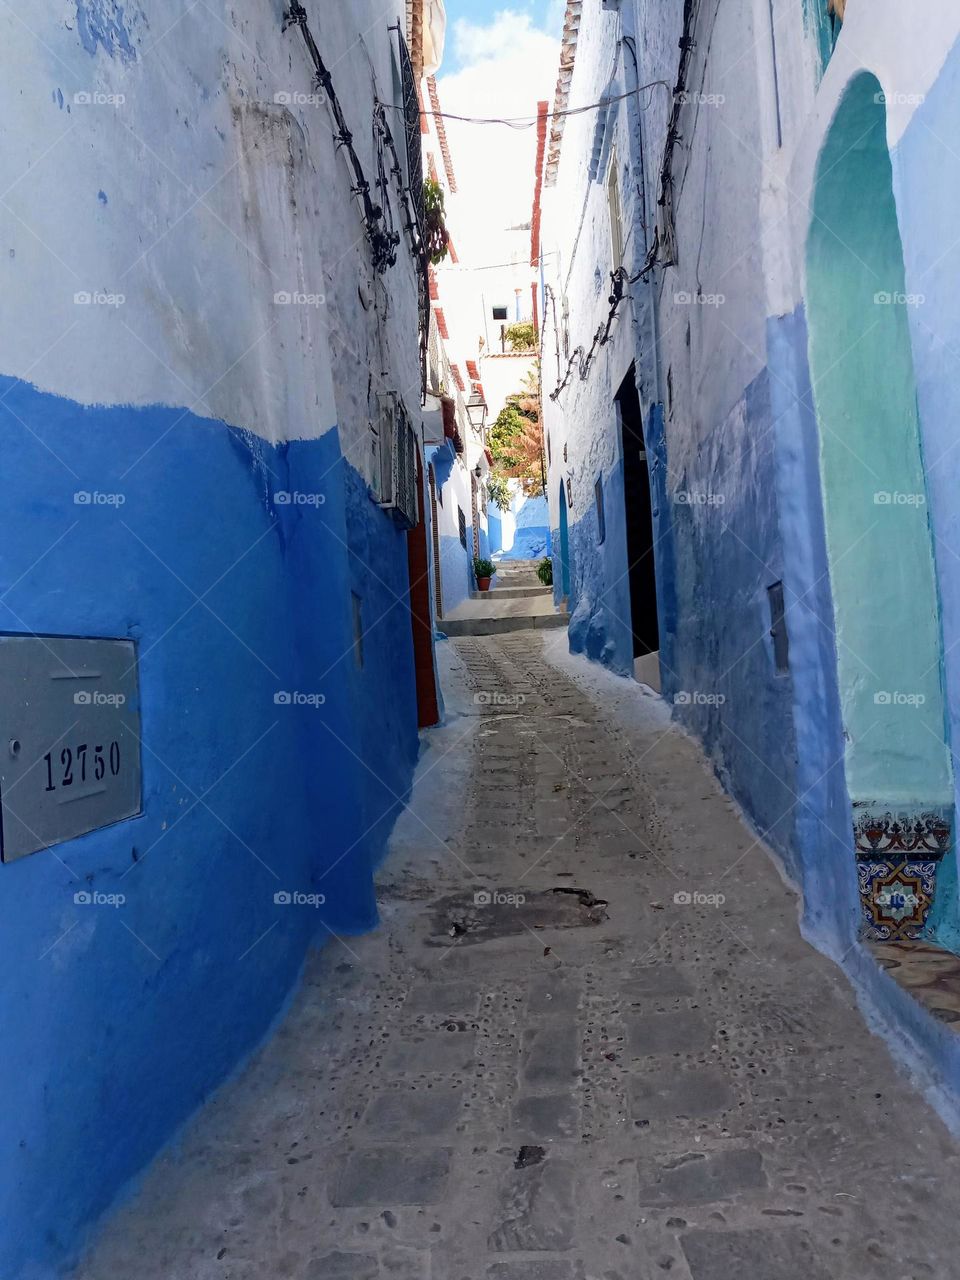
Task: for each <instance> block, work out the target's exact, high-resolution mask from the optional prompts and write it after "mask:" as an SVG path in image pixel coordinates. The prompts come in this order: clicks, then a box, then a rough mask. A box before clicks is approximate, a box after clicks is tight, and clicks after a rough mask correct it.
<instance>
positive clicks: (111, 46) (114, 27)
mask: <svg viewBox="0 0 960 1280" xmlns="http://www.w3.org/2000/svg"><path fill="white" fill-rule="evenodd" d="M76 4H77V32H78V34H79V36H80V40H81V42H82V44H83V47H84V48H85V49H86V51H87V53H90V54H95V53H96V52H97V48H98V47H99V48H102V49H103V51H104V53H106V54H108V55H109V56H110V57H111V58H120V59H121V60H122V61H125V62H133V61H135V59H136V56H137V51H136V49H135V47H134V41H135V39H136V37H135V35H133V33H132V28H133V27H134V25H135V24H136V23H137V22H138V21H144V19H143V18H142V15H137V16H136V17H128V16H127V14H126V12H125V9H124V6H123V5H122V4H119V3H118V0H76Z"/></svg>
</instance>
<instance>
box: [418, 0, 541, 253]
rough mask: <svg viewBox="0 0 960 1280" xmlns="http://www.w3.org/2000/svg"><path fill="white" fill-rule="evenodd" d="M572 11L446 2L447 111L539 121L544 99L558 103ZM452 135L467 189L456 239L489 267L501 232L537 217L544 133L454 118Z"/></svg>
mask: <svg viewBox="0 0 960 1280" xmlns="http://www.w3.org/2000/svg"><path fill="white" fill-rule="evenodd" d="M565 8H566V2H565V0H506V2H505V3H497V2H496V0H494V3H493V4H491V3H490V0H446V10H447V42H446V49H445V51H444V58H443V65H442V67H441V68H440V73H439V76H438V80H439V87H440V100H441V105H442V107H443V110H444V111H446V112H448V113H454V114H460V115H466V116H471V117H477V116H479V117H484V118H486V117H491V116H492V117H510V118H515V117H523V118H530V119H531V120H534V119H535V118H536V114H537V102H538V101H547V102H549V101H552V99H553V94H554V90H555V88H556V83H557V67H558V65H559V56H560V35H561V31H562V28H563V13H564V10H565ZM447 134H448V137H449V141H450V148H451V152H452V154H453V164H454V169H455V170H456V174H457V183H458V186H459V198H458V199H457V201H456V209H455V210H453V209H451V213H452V214H454V215H455V217H454V220H455V223H456V228H455V238H456V239H457V240H458V242H459V244H460V246H461V247H462V248H463V249H464V250H465V251H466V253H465V254H464V257H465V258H466V257H472V258H473V259H474V261H481V262H482V261H485V260H486V259H485V257H484V255H487V257H489V254H490V253H496V252H498V250H497V249H496V247H495V244H494V240H495V239H496V236H495V232H496V231H497V230H503V229H504V228H506V227H509V226H512V225H516V224H518V223H520V222H523V221H525V220H528V219H529V218H530V213H531V209H532V204H533V188H534V163H535V160H536V146H537V134H536V130H535V129H534V128H530V129H527V130H524V131H522V132H521V131H516V130H513V129H510V128H507V127H505V126H503V125H492V124H466V123H461V122H458V121H456V120H453V119H448V120H447ZM501 252H502V251H501Z"/></svg>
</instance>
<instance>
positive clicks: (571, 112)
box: [383, 80, 670, 130]
mask: <svg viewBox="0 0 960 1280" xmlns="http://www.w3.org/2000/svg"><path fill="white" fill-rule="evenodd" d="M657 85H662V86H663V88H664V89H666V91H667V93H669V92H670V84H669V83H668V82H667V81H666V80H651V81H650V83H649V84H641V85H637V87H636V89H628V90H627V92H626V93H619V94H616V95H615V96H614V97H612V98H601V100H600V101H599V102H591V103H588V104H587V105H586V106H584V107H568V108H566V109H565V110H563V111H548V112H547V114H546V115H545V116H542V117H541V116H512V117H511V116H506V117H505V116H458V115H453V114H452V113H451V112H449V111H421V112H420V114H421V115H422V116H433V117H435V118H436V119H438V120H459V121H460V122H461V124H503V125H506V126H507V127H508V128H510V129H517V130H521V129H532V128H534V127H535V126H536V125H538V124H539V123H540V120H541V119H543V120H560V119H561V118H565V117H566V116H579V115H583V114H584V113H585V112H587V111H599V110H600V109H601V108H604V109H605V108H607V107H609V106H611V105H612V104H613V103H615V102H622V101H623V100H624V98H632V97H633V96H634V95H635V94H638V93H644V92H645V91H646V90H647V89H655V88H656V87H657ZM383 105H384V106H387V107H392V108H393V109H394V111H401V110H402V109H403V108H402V107H398V106H396V104H395V103H392V102H386V103H384V104H383Z"/></svg>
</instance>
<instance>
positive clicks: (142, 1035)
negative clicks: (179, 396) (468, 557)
mask: <svg viewBox="0 0 960 1280" xmlns="http://www.w3.org/2000/svg"><path fill="white" fill-rule="evenodd" d="M41 440H42V443H41ZM0 442H2V455H3V458H4V467H5V484H6V495H7V496H6V500H5V502H4V504H3V507H2V511H0V629H3V630H8V631H16V632H24V631H35V632H40V633H48V632H49V633H64V634H74V635H95V636H118V637H132V638H134V639H135V640H136V641H137V643H138V652H139V658H140V683H141V706H142V732H143V753H142V755H143V762H142V763H143V816H142V817H140V818H136V819H133V820H130V821H127V822H123V823H120V824H119V825H117V826H114V827H111V828H109V829H106V830H102V831H99V832H95V833H92V834H90V835H88V836H85V837H82V838H80V839H76V840H73V841H70V842H68V843H65V844H62V845H59V846H57V848H56V849H55V850H52V851H45V852H41V853H38V854H35V855H33V856H31V857H28V858H24V859H22V860H21V861H18V862H16V863H12V864H10V865H6V866H2V867H0V910H2V929H0V955H2V960H0V964H2V971H3V974H4V978H3V983H2V987H0V1025H2V1026H3V1028H4V1068H5V1069H4V1077H5V1097H4V1106H3V1108H2V1118H0V1149H2V1151H3V1153H4V1154H3V1159H2V1161H0V1201H2V1203H3V1205H4V1208H5V1212H4V1215H3V1221H4V1224H5V1225H4V1227H3V1228H2V1233H0V1275H2V1276H3V1277H4V1280H18V1278H19V1277H21V1276H23V1277H26V1276H31V1277H33V1276H41V1275H43V1276H45V1275H47V1274H49V1271H48V1268H49V1267H51V1266H52V1265H53V1264H55V1263H57V1262H58V1261H59V1260H62V1259H64V1258H67V1257H69V1256H70V1254H71V1253H72V1251H73V1250H74V1249H75V1248H76V1246H77V1243H78V1240H79V1239H80V1238H81V1237H82V1232H83V1228H84V1226H85V1224H88V1223H89V1222H90V1221H91V1220H92V1219H93V1218H95V1216H96V1215H97V1214H99V1213H100V1212H101V1211H103V1210H104V1209H105V1208H106V1207H107V1205H108V1204H109V1203H110V1201H111V1199H112V1198H113V1197H114V1196H115V1195H116V1193H117V1192H118V1190H119V1189H120V1188H122V1187H123V1185H124V1184H125V1183H126V1182H127V1181H128V1180H129V1179H130V1178H131V1176H132V1175H134V1174H136V1173H137V1171H138V1170H139V1169H141V1168H142V1167H143V1165H144V1164H145V1162H147V1161H148V1160H149V1159H150V1157H151V1156H152V1155H153V1154H154V1153H155V1152H156V1151H157V1150H158V1148H160V1147H161V1146H162V1145H163V1144H164V1142H165V1141H166V1140H167V1139H168V1138H169V1137H170V1136H171V1134H172V1133H173V1132H174V1131H175V1130H176V1128H177V1126H178V1125H180V1124H181V1123H182V1122H183V1121H184V1120H185V1119H186V1118H187V1117H188V1116H189V1115H190V1114H191V1112H193V1111H194V1110H195V1108H196V1107H197V1106H198V1105H199V1104H200V1103H201V1102H202V1101H203V1100H204V1099H205V1097H207V1095H208V1094H209V1092H210V1091H211V1090H212V1089H213V1088H214V1087H215V1086H216V1085H217V1084H218V1083H219V1082H220V1081H222V1080H223V1078H224V1077H225V1076H226V1075H227V1074H228V1073H229V1072H230V1071H231V1070H232V1069H233V1068H234V1067H235V1066H236V1065H237V1063H238V1062H239V1061H240V1060H241V1059H242V1058H243V1057H244V1055H245V1054H247V1053H248V1052H249V1051H250V1050H251V1049H252V1048H253V1047H254V1046H255V1045H256V1044H257V1042H258V1041H259V1040H260V1039H261V1037H262V1036H263V1035H264V1034H265V1032H266V1031H267V1030H268V1029H269V1027H270V1024H271V1021H272V1019H273V1018H274V1016H275V1014H276V1013H277V1011H278V1010H279V1009H280V1008H281V1006H282V1004H283V1002H284V1000H285V998H286V997H287V995H288V994H289V992H290V991H291V989H292V987H293V986H294V984H295V983H296V981H297V977H298V974H299V972H300V968H301V965H302V962H303V958H304V954H305V951H306V950H307V948H308V947H309V946H310V945H311V944H312V943H314V942H317V941H321V940H324V939H326V938H328V937H329V932H328V930H334V931H336V932H338V933H339V932H352V931H359V930H363V929H367V928H369V927H370V926H371V925H373V924H374V923H375V921H376V905H375V900H374V895H373V890H372V881H371V868H372V866H373V865H374V863H375V861H376V860H377V858H378V857H379V855H380V852H381V850H382V847H383V840H384V836H385V833H386V831H387V829H388V827H389V825H390V823H391V821H392V819H393V816H394V814H395V812H396V809H397V806H398V805H399V803H400V802H401V801H402V800H403V798H404V797H405V795H406V794H407V791H408V787H409V784H410V779H411V776H412V770H413V765H414V761H415V756H416V751H417V735H416V718H415V713H414V708H413V702H412V694H411V691H412V689H413V687H414V682H413V675H412V669H413V659H412V642H411V634H410V620H409V615H408V614H407V613H406V612H405V609H404V597H405V586H406V582H407V569H406V555H405V539H404V536H403V534H402V533H400V531H399V530H398V529H397V528H396V526H395V525H394V524H393V523H392V522H391V521H390V520H389V518H388V517H386V516H384V515H383V514H382V513H381V512H379V511H378V510H377V509H376V507H375V506H374V505H373V504H372V503H371V502H370V501H369V499H368V497H367V495H366V491H365V489H364V487H363V485H362V482H361V481H360V480H359V477H357V476H355V475H354V474H353V473H352V471H351V470H350V468H349V467H348V466H347V464H346V463H345V462H344V461H343V460H342V458H341V457H340V453H339V446H338V439H337V432H336V431H333V432H330V433H329V434H327V435H326V436H324V437H323V438H322V439H320V440H318V441H314V442H297V443H292V444H290V445H288V446H285V447H281V448H273V447H271V446H269V445H267V444H265V443H264V442H263V441H261V440H259V439H256V438H254V437H250V436H248V435H246V434H244V433H241V432H239V431H236V430H232V429H231V428H230V427H228V426H225V425H222V424H217V423H213V422H210V421H207V420H202V419H198V418H196V417H194V416H193V415H191V414H189V413H185V412H182V411H180V410H172V409H165V408H146V409H132V408H115V409H104V408H85V407H81V406H80V405H77V404H75V403H72V402H69V401H67V400H63V399H59V398H56V397H53V396H48V395H43V394H41V393H39V392H37V391H36V390H34V389H32V388H30V387H28V386H26V385H24V384H22V383H18V382H12V381H10V380H7V379H5V380H0ZM278 491H286V492H290V491H294V492H299V493H303V494H321V495H322V496H323V499H324V502H323V505H316V506H315V505H300V504H297V503H282V502H281V503H278V502H277V501H276V494H277V492H278ZM77 492H86V493H89V494H91V495H96V494H101V495H102V494H119V495H121V496H122V499H123V502H122V505H112V504H111V505H108V504H102V503H100V502H99V501H97V500H96V499H95V498H94V499H92V500H91V501H90V502H89V503H85V504H78V503H75V501H74V494H75V493H77ZM348 543H349V544H350V545H351V546H352V547H353V552H352V553H351V554H350V555H349V556H348V554H347V552H346V546H347V544H348ZM351 591H355V592H357V594H358V595H359V596H360V597H361V601H362V613H363V617H364V626H365V635H364V641H363V666H362V668H361V667H360V666H359V664H358V661H357V657H356V654H355V644H354V633H353V622H352V605H351ZM198 597H199V600H198ZM278 691H286V692H291V693H293V692H299V693H307V694H322V695H323V696H324V698H325V702H324V703H323V705H322V706H319V707H312V706H296V705H278V704H277V703H276V702H275V695H276V693H277V692H278ZM361 760H363V761H365V762H366V765H364V764H363V763H361ZM81 889H83V890H97V891H100V892H102V893H105V894H123V895H124V897H125V902H124V904H123V905H122V906H121V907H106V906H80V905H76V904H75V902H74V894H75V893H77V892H78V891H79V890H81ZM281 891H286V892H293V891H297V892H300V893H303V894H323V895H325V897H326V903H325V905H324V906H323V907H322V908H319V909H318V908H316V907H313V906H305V905H304V906H298V905H293V904H290V905H286V904H282V903H281V904H278V903H276V902H275V900H274V895H275V894H276V893H278V892H281Z"/></svg>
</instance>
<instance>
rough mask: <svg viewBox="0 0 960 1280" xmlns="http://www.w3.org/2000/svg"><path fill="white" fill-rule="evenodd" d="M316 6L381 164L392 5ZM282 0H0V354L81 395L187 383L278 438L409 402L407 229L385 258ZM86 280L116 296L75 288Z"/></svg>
mask: <svg viewBox="0 0 960 1280" xmlns="http://www.w3.org/2000/svg"><path fill="white" fill-rule="evenodd" d="M306 7H307V10H308V13H309V16H310V22H311V27H312V29H313V32H314V35H315V36H316V39H317V42H318V44H319V46H320V49H321V52H322V54H323V56H324V59H325V60H326V62H327V65H328V66H329V67H330V69H331V71H332V75H333V80H334V83H335V85H336V87H337V90H338V93H339V95H340V97H341V101H342V104H343V107H344V110H345V112H346V115H347V118H348V122H349V125H350V127H351V129H352V130H353V133H354V141H355V145H356V147H357V150H358V152H359V154H360V156H361V159H362V162H363V165H364V168H365V170H366V172H367V173H368V175H370V176H371V178H372V177H373V176H374V164H373V143H372V132H373V130H372V111H373V94H374V84H375V83H376V84H377V85H378V86H379V87H380V91H381V92H382V93H383V94H384V96H385V97H390V98H392V97H393V73H392V68H391V54H390V41H391V40H392V39H393V37H392V36H391V35H390V33H389V32H388V31H387V26H388V24H389V22H390V21H391V20H392V18H391V17H387V16H384V12H383V9H382V6H381V5H380V4H379V3H378V2H377V0H336V2H334V0H324V3H323V4H320V3H318V2H317V0H312V2H308V3H307V6H306ZM283 8H284V5H283V4H282V3H281V2H280V0H250V3H248V4H246V5H244V6H243V7H242V11H241V12H242V16H240V13H238V11H237V10H236V9H234V8H233V7H232V6H226V5H223V4H221V3H216V4H214V5H212V6H208V5H192V4H190V3H189V0H165V2H164V3H162V4H161V3H159V0H132V2H131V3H127V4H125V5H124V6H120V5H119V4H117V3H115V0H72V2H71V3H66V4H57V5H50V6H42V7H41V9H42V11H41V12H36V11H33V10H31V11H30V12H27V13H25V14H23V15H22V16H18V15H17V14H15V13H14V11H13V10H12V9H9V8H8V9H7V10H6V11H5V12H3V13H2V14H0V31H2V37H3V43H4V49H5V58H6V65H7V73H6V74H5V76H4V77H3V80H2V83H0V110H2V116H3V120H4V124H5V128H4V161H5V162H4V168H3V190H2V199H0V229H2V239H3V244H2V260H3V262H4V266H5V268H6V271H5V285H6V288H5V293H6V297H7V299H8V305H7V306H5V307H4V308H3V309H2V311H0V373H3V374H6V375H13V376H18V377H21V378H24V379H26V380H28V381H31V382H33V383H36V384H37V385H38V386H40V387H41V388H42V389H44V390H49V391H53V392H56V393H58V394H61V395H64V396H68V397H71V398H73V399H75V400H79V401H81V402H84V403H105V404H123V403H130V404H148V403H164V404H170V405H174V406H183V407H185V408H189V409H191V410H193V411H195V412H196V413H198V414H200V415H203V416H209V417H214V418H218V419H223V420H225V421H227V422H229V423H231V424H233V425H237V426H241V427H245V428H248V429H250V430H252V431H254V432H256V433H258V434H260V435H263V436H265V437H267V438H269V439H271V440H283V439H287V438H310V437H314V436H317V435H320V434H322V433H323V432H325V431H326V430H329V429H330V428H331V427H332V426H333V425H334V424H335V423H337V422H339V423H340V427H341V433H342V434H343V436H344V441H345V446H346V447H347V449H348V450H349V449H350V447H351V442H356V444H357V450H358V454H359V455H360V457H361V458H364V457H365V456H366V454H367V452H368V450H367V447H366V444H365V443H364V439H365V433H366V431H367V420H368V417H369V416H370V413H371V412H372V401H371V394H372V395H373V396H375V393H376V390H378V389H380V390H387V389H390V390H397V389H400V390H402V391H404V392H405V393H406V395H407V397H408V403H410V404H411V405H415V404H416V403H417V401H418V398H419V369H418V361H417V349H416V340H415V336H412V335H415V333H416V287H415V277H414V273H413V269H412V266H411V263H410V260H409V256H408V255H407V253H406V250H405V246H402V247H401V253H400V262H399V263H398V265H397V266H396V267H395V268H394V269H393V270H392V271H391V272H389V273H388V275H387V276H385V277H383V278H382V280H381V282H380V283H378V282H376V281H375V280H374V278H373V275H372V272H371V269H370V265H369V264H370V257H369V252H368V249H367V245H366V242H365V240H364V233H363V225H362V222H361V220H360V217H359V214H358V211H357V207H356V203H355V201H354V199H353V197H352V196H351V194H350V185H351V177H350V173H349V170H348V167H347V164H346V161H345V157H344V155H343V154H342V153H339V154H338V153H337V151H336V149H335V146H334V142H333V137H332V132H333V123H332V117H331V114H330V111H329V108H328V106H327V105H326V103H325V102H324V101H323V100H322V99H320V98H317V97H315V96H311V95H314V94H315V89H314V85H313V67H312V63H310V61H309V59H308V57H307V54H306V50H305V46H304V42H303V39H302V36H301V34H300V32H299V30H297V29H295V28H294V29H291V30H289V31H288V32H286V33H285V34H284V33H282V32H281V21H282V16H283ZM278 95H281V97H280V99H279V100H278ZM283 95H289V97H288V98H287V99H286V100H285V99H284V97H283ZM85 98H86V99H87V100H86V101H85V100H84V99H85ZM394 125H395V132H396V135H397V138H398V142H400V144H401V145H402V128H401V127H400V123H399V118H396V119H395V121H394ZM394 199H395V197H394ZM397 223H398V225H401V226H402V218H401V217H400V215H399V210H397ZM83 293H90V294H98V293H99V294H107V295H114V300H113V302H112V303H111V302H109V301H97V302H93V303H90V304H83V303H80V304H78V303H77V302H75V300H74V299H75V295H76V294H83ZM282 293H287V294H300V295H306V296H307V300H306V301H301V302H300V303H293V304H289V305H283V304H278V303H277V302H276V301H275V295H277V294H282ZM118 295H119V296H122V298H123V301H122V303H118V302H117V301H116V299H117V296H118ZM388 295H389V296H388ZM321 297H322V298H324V299H325V301H324V302H323V303H321V302H320V301H319V299H320V298H321ZM377 307H379V309H380V312H381V314H385V315H386V316H387V319H386V324H385V326H380V325H379V323H378V319H377V314H376V308H377ZM368 308H369V309H368ZM381 328H382V330H383V334H382V336H383V343H382V345H381V343H380V341H378V338H377V334H378V330H380V329H381ZM334 381H335V383H336V393H334Z"/></svg>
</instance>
